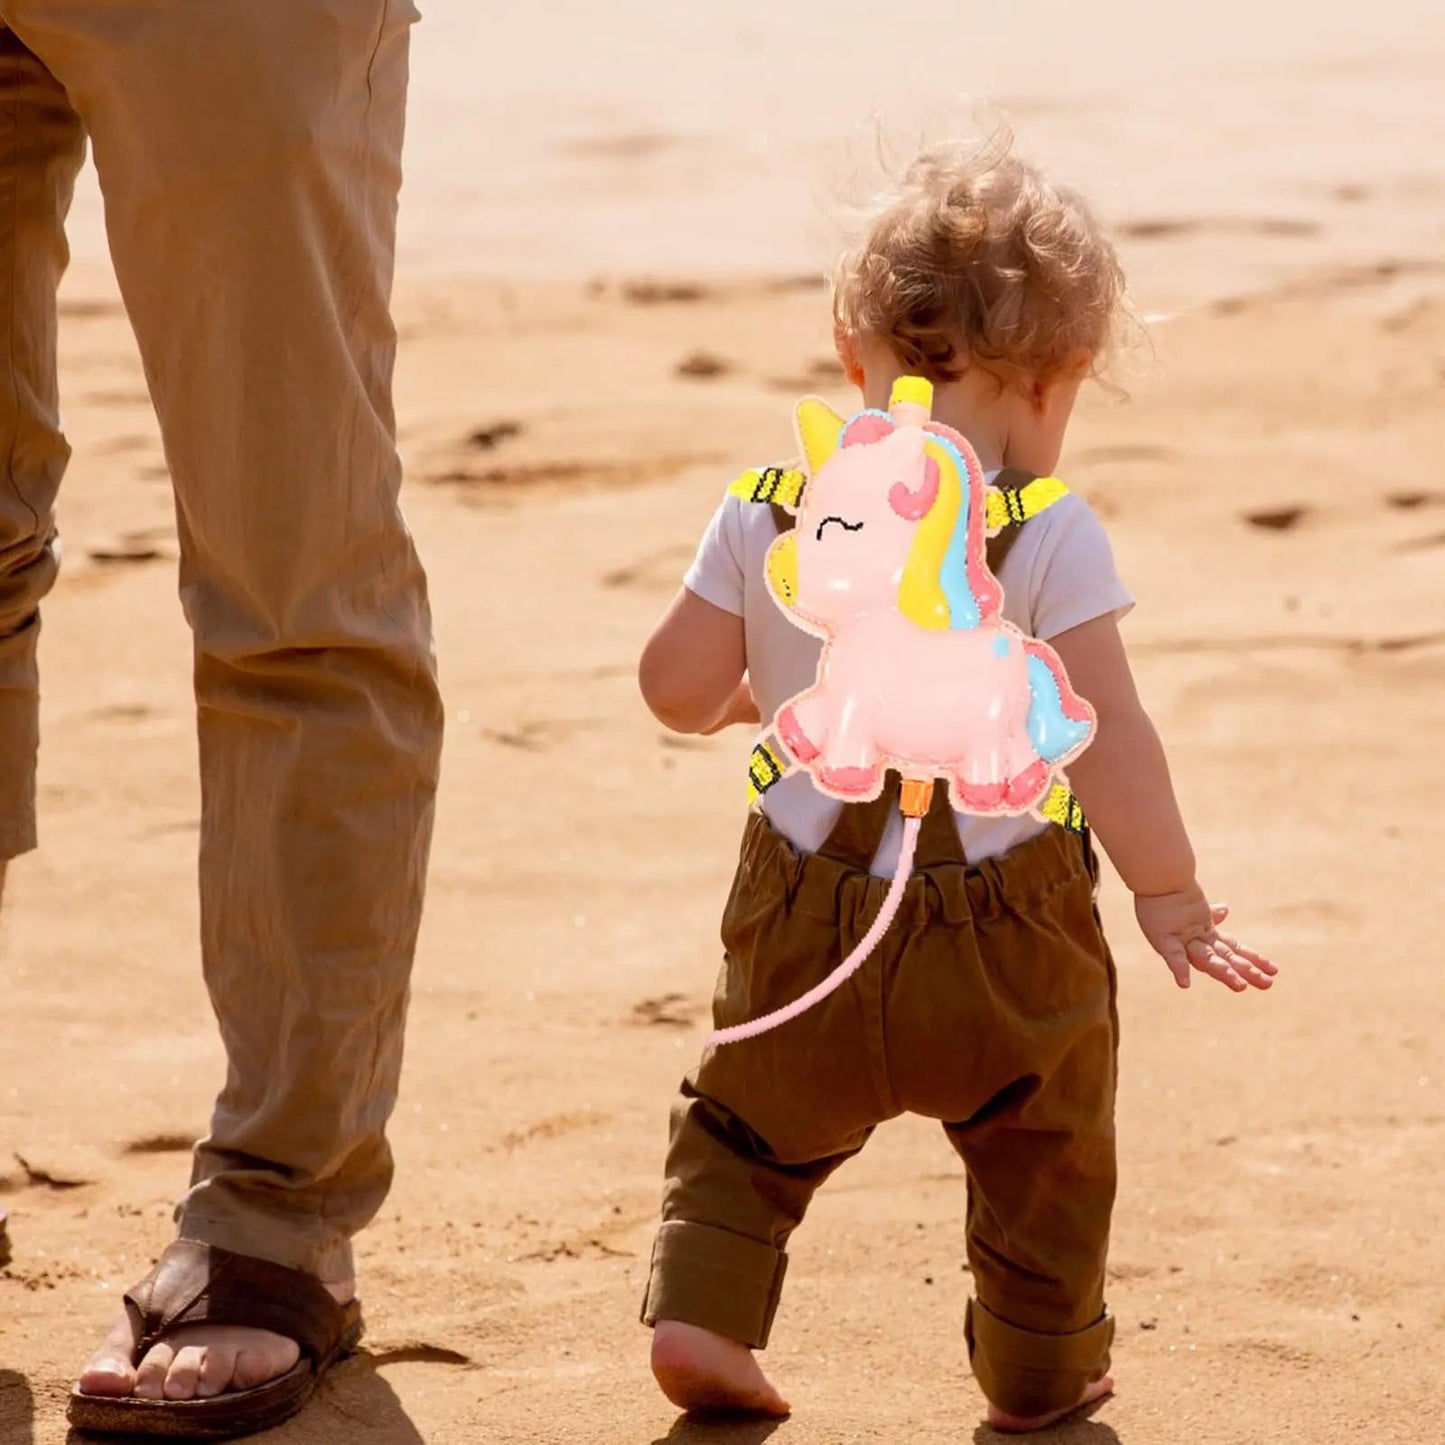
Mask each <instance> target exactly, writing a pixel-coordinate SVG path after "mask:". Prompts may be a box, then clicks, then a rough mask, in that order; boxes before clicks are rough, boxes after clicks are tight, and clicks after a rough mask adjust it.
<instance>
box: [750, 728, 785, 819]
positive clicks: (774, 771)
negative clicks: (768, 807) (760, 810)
mask: <svg viewBox="0 0 1445 1445" xmlns="http://www.w3.org/2000/svg"><path fill="white" fill-rule="evenodd" d="M787 771H788V764H787V761H786V759H785V758H784V757H783V755H782V753H781V752H780V751H779V750H778V749H777V748H776V747H774V745H773V743H772V742H771V741H770V740H769V739H768V738H763V739H761V740H760V741H759V742H757V743H756V744H754V746H753V755H752V757H750V758H749V759H748V807H750V808H751V807H752V805H753V804H754V803H756V802H757V801H758V799H759V798H761V797H762V796H763V794H764V793H766V792H767V791H768V789H769V788H771V787H772V786H773V785H774V784H776V783H780V782H782V780H783V775H784V774H785V773H786V772H787Z"/></svg>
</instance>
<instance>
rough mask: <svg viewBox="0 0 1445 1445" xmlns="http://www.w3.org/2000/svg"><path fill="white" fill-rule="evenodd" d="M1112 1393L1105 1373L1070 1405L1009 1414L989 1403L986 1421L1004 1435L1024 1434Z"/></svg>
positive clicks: (1110, 1380) (1109, 1378)
mask: <svg viewBox="0 0 1445 1445" xmlns="http://www.w3.org/2000/svg"><path fill="white" fill-rule="evenodd" d="M1113 1393H1114V1381H1113V1378H1112V1377H1111V1376H1109V1375H1105V1376H1104V1378H1103V1379H1102V1380H1095V1381H1094V1382H1093V1384H1091V1385H1089V1386H1088V1387H1087V1388H1086V1389H1085V1390H1084V1393H1083V1394H1082V1395H1080V1396H1079V1398H1078V1399H1077V1400H1075V1401H1074V1403H1073V1404H1072V1405H1065V1406H1064V1408H1063V1409H1062V1410H1051V1411H1049V1413H1048V1414H1047V1415H1010V1414H1009V1413H1008V1411H1007V1410H1000V1409H999V1408H998V1406H997V1405H990V1406H989V1407H988V1423H989V1424H990V1425H992V1426H993V1428H994V1429H995V1430H999V1431H1002V1432H1003V1433H1004V1434H1005V1435H1026V1434H1028V1432H1029V1431H1031V1430H1047V1429H1048V1428H1049V1426H1050V1425H1057V1424H1058V1423H1059V1421H1060V1420H1063V1419H1065V1418H1066V1417H1068V1416H1069V1415H1073V1414H1076V1413H1077V1412H1078V1411H1080V1410H1082V1409H1084V1408H1085V1407H1086V1406H1089V1405H1092V1404H1094V1402H1095V1401H1097V1400H1102V1399H1103V1398H1104V1396H1105V1395H1112V1394H1113Z"/></svg>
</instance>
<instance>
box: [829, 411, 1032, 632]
mask: <svg viewBox="0 0 1445 1445" xmlns="http://www.w3.org/2000/svg"><path fill="white" fill-rule="evenodd" d="M895 425H896V423H895V422H894V420H893V418H892V417H891V416H889V415H888V413H887V412H886V411H875V410H872V409H870V410H868V411H861V412H859V413H858V414H857V415H856V416H855V417H853V418H852V419H851V420H850V421H849V422H848V424H847V426H845V427H844V428H843V431H842V435H841V437H840V438H839V440H840V441H841V443H842V445H843V446H845V447H846V446H859V445H866V444H867V443H868V442H876V441H880V440H882V438H883V437H885V436H887V435H888V434H889V433H890V432H892V431H893V430H894V427H895ZM925 430H926V431H927V432H928V441H927V442H926V443H925V446H924V452H925V454H926V455H927V456H928V457H929V458H930V459H931V460H932V461H933V462H934V463H936V465H937V467H938V479H939V485H938V496H937V499H936V500H935V501H934V504H933V506H932V507H930V508H929V510H928V514H927V515H926V516H925V517H924V518H923V519H922V521H920V522H919V524H918V532H917V535H916V536H915V537H914V540H913V547H912V549H911V551H910V552H909V554H908V562H907V564H906V565H905V567H904V569H903V577H902V579H901V581H900V583H899V587H898V610H899V611H900V612H902V613H903V615H904V616H905V617H907V618H908V619H909V620H910V621H912V622H915V623H917V625H918V626H919V627H927V628H929V629H931V630H934V631H946V630H949V629H953V630H959V629H963V628H971V627H977V626H979V625H980V623H982V622H985V621H989V620H991V619H993V618H994V617H996V616H997V615H998V612H999V609H1000V608H1001V607H1002V605H1003V589H1002V588H1001V587H1000V586H999V584H998V582H997V581H996V580H995V578H994V576H993V574H992V573H991V572H990V571H989V570H988V565H987V563H986V562H985V560H984V549H985V544H986V541H987V529H986V521H985V506H984V503H985V496H984V493H985V490H986V487H985V482H984V478H983V474H982V473H981V472H979V471H978V469H977V466H976V465H973V466H971V465H970V463H969V462H968V461H966V460H965V452H964V451H963V449H962V448H960V446H959V444H958V443H959V441H960V440H961V438H958V437H957V433H955V432H953V431H952V430H951V428H949V427H946V426H943V425H941V424H940V423H938V422H930V423H928V425H927V427H926V428H925Z"/></svg>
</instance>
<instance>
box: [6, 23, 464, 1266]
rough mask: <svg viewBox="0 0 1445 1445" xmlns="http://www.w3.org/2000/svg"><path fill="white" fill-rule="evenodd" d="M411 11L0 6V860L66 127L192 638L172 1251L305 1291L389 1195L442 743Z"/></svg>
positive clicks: (37, 558) (53, 447)
mask: <svg viewBox="0 0 1445 1445" xmlns="http://www.w3.org/2000/svg"><path fill="white" fill-rule="evenodd" d="M414 19H415V12H414V11H413V9H412V7H411V3H410V0H144V3H142V0H133V3H132V0H0V20H3V21H4V22H5V23H6V24H7V25H8V26H9V29H8V30H6V31H0V307H3V314H0V347H3V349H4V354H3V368H4V374H3V376H0V381H3V383H4V384H3V385H0V467H3V473H0V858H3V857H12V856H14V855H15V854H17V853H21V852H24V851H25V850H26V849H29V848H32V847H34V846H35V841H36V835H35V752H36V744H37V734H38V729H37V711H36V703H37V674H36V656H35V651H36V639H37V635H38V632H39V610H38V609H39V605H40V602H41V599H42V597H43V596H44V595H45V593H46V592H47V591H48V589H49V588H50V586H51V584H52V582H53V581H54V580H55V572H56V563H57V547H56V530H55V523H54V514H53V507H54V502H55V496H56V489H57V487H58V485H59V483H60V478H61V473H62V472H63V471H64V469H65V463H66V457H67V449H66V445H65V442H64V440H63V439H62V437H61V434H60V431H59V427H58V422H57V398H56V377H55V340H56V303H55V292H56V286H57V284H58V282H59V280H60V276H61V272H62V270H63V269H64V266H65V263H66V247H65V240H64V234H63V229H62V227H63V222H64V219H65V213H66V209H67V206H68V204H69V200H70V194H71V186H72V182H73V179H74V176H75V174H76V170H77V168H78V167H79V165H80V162H81V158H82V154H83V148H84V144H85V137H86V135H87V134H88V135H89V138H90V141H91V143H92V145H93V146H94V153H95V161H96V167H97V169H98V171H99V173H100V180H101V188H102V191H103V193H104V197H105V213H106V224H107V229H108V232H109V237H110V244H111V251H112V255H113V257H114V260H115V268H116V273H117V276H118V277H119V280H120V286H121V290H122V293H123V295H124V298H125V304H126V308H127V310H128V312H129V314H130V318H131V322H132V324H133V326H134V328H135V333H136V337H137V339H138V341H139V344H140V350H141V355H142V358H143V361H144V365H145V372H146V378H147V381H148V383H149V387H150V391H151V396H152V398H153V400H154V402H155V406H156V410H157V413H158V414H159V417H160V423H161V431H162V434H163V437H164V442H165V450H166V458H167V461H168V462H169V465H170V471H171V475H172V477H173V479H174V485H175V493H176V515H177V521H178V526H179V533H180V588H181V600H182V603H183V606H184V608H185V613H186V616H187V618H188V620H189V622H190V624H191V627H192V630H193V632H194V636H195V687H196V701H197V710H198V718H199V731H200V765H201V794H202V812H201V844H200V891H201V929H202V940H201V942H202V956H203V961H204V967H205V974H206V981H207V984H208V986H209V989H210V993H211V998H212V1001H213V1003H214V1006H215V1010H216V1015H217V1017H218V1019H219V1020H220V1026H221V1033H222V1036H223V1038H224V1041H225V1046H226V1052H227V1056H228V1062H229V1067H228V1072H227V1078H226V1083H225V1087H224V1089H223V1091H222V1093H221V1096H220V1099H219V1101H218V1103H217V1106H216V1111H215V1116H214V1119H213V1122H212V1127H211V1132H210V1137H209V1138H208V1139H207V1140H205V1141H204V1142H203V1143H202V1144H201V1145H200V1146H199V1148H198V1150H197V1155H196V1166H195V1175H194V1179H193V1187H192V1189H191V1191H190V1193H189V1195H188V1196H187V1198H186V1200H185V1201H184V1203H183V1205H182V1206H181V1231H182V1233H183V1234H184V1235H187V1236H189V1237H192V1238H197V1239H202V1240H207V1241H210V1242H212V1243H216V1244H219V1245H222V1246H224V1247H226V1248H229V1249H233V1250H237V1251H241V1252H243V1253H249V1254H257V1255H261V1256H264V1257H266V1258H269V1259H272V1260H275V1261H278V1262H280V1263H283V1264H289V1265H292V1266H295V1267H298V1268H302V1269H308V1270H311V1271H314V1272H315V1273H317V1274H319V1275H320V1276H321V1277H323V1278H325V1279H338V1278H341V1277H343V1276H346V1275H348V1274H349V1273H350V1272H351V1255H350V1246H349V1243H348V1241H349V1237H350V1236H351V1234H352V1233H354V1232H355V1231H356V1230H357V1229H358V1228H360V1227H361V1226H362V1225H363V1224H365V1223H366V1222H367V1221H368V1220H369V1219H370V1218H371V1217H372V1215H373V1214H374V1213H375V1212H376V1210H377V1208H378V1206H379V1205H380V1203H381V1200H382V1198H383V1197H384V1195H385V1193H386V1190H387V1187H388V1184H389V1181H390V1173H391V1160H390V1154H389V1151H388V1147H387V1143H386V1139H385V1135H384V1127H385V1124H386V1120H387V1117H388V1115H389V1113H390V1111H391V1108H392V1105H393V1102H394V1100H395V1096H396V1088H397V1077H398V1072H399V1069H400V1063H401V1042H402V1026H403V1021H404V1015H405V1008H406V1000H407V986H408V976H409V972H410V968H411V959H412V951H413V947H414V944H415V940H416V933H417V925H418V919H419V915H420V910H421V902H422V889H423V879H424V873H425V868H426V861H427V850H428V846H429V840H430V834H431V821H432V807H433V796H434V793H435V788H436V781H437V761H438V753H439V749H440V739H441V726H442V715H441V709H440V703H439V699H438V694H437V688H436V680H435V666H434V661H433V657H432V650H431V627H430V618H429V614H428V608H427V599H426V585H425V579H424V577H423V574H422V570H421V566H420V564H419V562H418V560H417V556H416V553H415V551H414V549H413V547H412V543H411V538H410V536H409V534H408V532H407V530H406V527H405V525H404V524H403V521H402V518H401V515H400V512H399V510H398V506H397V493H398V487H399V483H400V466H399V463H398V459H397V454H396V448H395V444H394V422H393V416H392V404H391V374H392V362H393V356H394V352H395V332H394V330H393V327H392V322H391V319H390V315H389V296H390V289H391V277H392V260H393V249H394V234H395V219H396V203H397V191H398V186H399V183H400V156H401V144H402V124H403V110H404V101H405V92H406V69H407V43H408V35H409V29H410V25H411V22H412V21H413V20H414ZM150 1024H151V1025H153V1026H154V1028H155V1035H156V1038H155V1042H156V1047H158V1048H162V1047H164V1035H165V1020H164V1019H161V1018H158V1019H155V1020H152V1021H150ZM132 1026H133V1027H137V1028H145V1027H147V1026H148V1024H147V1021H146V1020H137V1021H136V1022H135V1023H134V1024H133V1025H132Z"/></svg>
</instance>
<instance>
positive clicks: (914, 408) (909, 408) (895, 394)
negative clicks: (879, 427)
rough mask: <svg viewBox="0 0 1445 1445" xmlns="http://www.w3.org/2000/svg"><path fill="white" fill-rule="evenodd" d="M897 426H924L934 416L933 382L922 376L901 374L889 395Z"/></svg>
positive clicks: (889, 404)
mask: <svg viewBox="0 0 1445 1445" xmlns="http://www.w3.org/2000/svg"><path fill="white" fill-rule="evenodd" d="M888 415H889V416H891V417H892V418H893V422H894V425H895V426H916V427H921V426H924V425H925V424H926V423H927V422H928V421H929V420H930V419H931V418H932V416H933V383H932V382H931V381H928V380H926V379H925V378H924V377H921V376H900V377H899V378H898V380H897V381H895V382H894V383H893V390H892V392H891V393H890V394H889V397H888Z"/></svg>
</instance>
